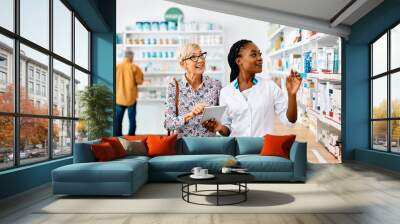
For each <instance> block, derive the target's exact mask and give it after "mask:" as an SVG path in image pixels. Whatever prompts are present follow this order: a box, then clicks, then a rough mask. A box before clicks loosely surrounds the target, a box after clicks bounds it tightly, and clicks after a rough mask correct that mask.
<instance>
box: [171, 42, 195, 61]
mask: <svg viewBox="0 0 400 224" xmlns="http://www.w3.org/2000/svg"><path fill="white" fill-rule="evenodd" d="M199 49H201V48H200V46H199V45H198V44H195V43H188V44H183V45H181V46H180V47H179V48H178V50H177V53H176V55H177V59H178V62H179V64H182V63H183V60H185V59H186V58H188V57H190V56H192V54H193V52H194V51H195V50H199Z"/></svg>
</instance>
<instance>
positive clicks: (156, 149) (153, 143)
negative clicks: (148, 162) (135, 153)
mask: <svg viewBox="0 0 400 224" xmlns="http://www.w3.org/2000/svg"><path fill="white" fill-rule="evenodd" d="M177 138H178V135H177V134H174V135H171V136H149V137H147V140H146V143H147V148H148V151H147V155H148V156H152V157H153V156H164V155H175V154H176V140H177Z"/></svg>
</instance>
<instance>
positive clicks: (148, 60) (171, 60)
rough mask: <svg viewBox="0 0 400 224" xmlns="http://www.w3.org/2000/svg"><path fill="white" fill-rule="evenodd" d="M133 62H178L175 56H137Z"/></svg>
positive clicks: (213, 59)
mask: <svg viewBox="0 0 400 224" xmlns="http://www.w3.org/2000/svg"><path fill="white" fill-rule="evenodd" d="M224 60H225V59H223V58H206V62H207V61H224ZM135 62H175V63H178V59H176V58H138V59H135Z"/></svg>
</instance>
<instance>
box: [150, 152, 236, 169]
mask: <svg viewBox="0 0 400 224" xmlns="http://www.w3.org/2000/svg"><path fill="white" fill-rule="evenodd" d="M230 159H235V158H234V157H233V156H231V155H215V154H213V155H175V156H158V157H154V158H152V159H150V160H149V170H150V171H152V172H154V171H163V172H170V171H174V172H190V171H191V170H192V168H193V167H196V166H199V167H203V168H205V169H209V171H211V172H216V171H219V170H220V169H221V168H222V167H223V166H224V165H225V164H226V163H227V161H228V160H230Z"/></svg>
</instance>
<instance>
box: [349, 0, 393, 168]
mask: <svg viewBox="0 0 400 224" xmlns="http://www.w3.org/2000/svg"><path fill="white" fill-rule="evenodd" d="M399 12H400V1H399V0H386V1H384V2H383V3H382V4H380V5H379V6H378V7H376V8H375V9H374V10H373V11H371V12H370V13H368V14H367V15H366V16H364V17H363V18H362V19H360V20H359V21H358V22H357V23H355V24H353V26H352V27H351V35H350V37H349V40H348V41H346V42H345V44H344V48H345V53H346V56H345V63H346V65H345V71H344V73H345V74H344V75H345V77H344V80H345V82H344V83H343V85H345V86H344V89H345V93H344V94H345V97H344V99H345V102H344V103H345V106H344V108H345V109H344V111H343V114H344V129H345V130H344V132H343V140H344V145H345V149H344V159H355V160H359V161H363V162H366V163H370V164H374V165H378V166H382V167H384V168H387V169H392V170H398V167H399V166H400V165H396V163H394V162H393V160H397V164H400V160H399V157H398V156H393V157H392V158H390V159H388V155H385V156H382V155H381V154H379V153H378V154H379V156H378V155H377V153H376V152H374V151H371V150H368V148H369V145H370V144H369V141H370V137H369V133H370V132H369V129H370V124H369V105H370V98H369V85H370V84H369V75H370V74H369V66H370V65H369V46H368V44H369V43H370V42H372V41H373V40H374V39H376V38H377V37H378V36H379V35H380V34H382V33H383V32H385V30H387V29H388V28H389V27H391V26H392V25H394V24H396V23H397V22H400V13H399ZM356 149H357V150H364V151H362V152H359V151H357V153H355V150H356ZM378 160H381V161H379V162H377V161H378ZM386 161H387V162H386Z"/></svg>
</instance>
